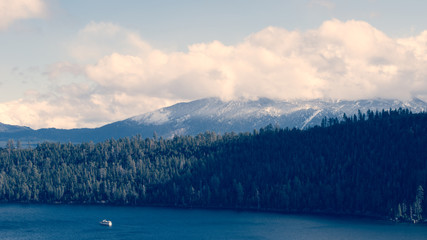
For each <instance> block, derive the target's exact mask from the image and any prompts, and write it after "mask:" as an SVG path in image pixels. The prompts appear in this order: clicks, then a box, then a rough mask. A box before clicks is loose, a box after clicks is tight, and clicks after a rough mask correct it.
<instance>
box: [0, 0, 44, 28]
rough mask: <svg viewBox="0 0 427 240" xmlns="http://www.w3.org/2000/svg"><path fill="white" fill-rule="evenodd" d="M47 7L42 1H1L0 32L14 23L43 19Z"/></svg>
mask: <svg viewBox="0 0 427 240" xmlns="http://www.w3.org/2000/svg"><path fill="white" fill-rule="evenodd" d="M45 14H46V6H45V4H44V2H43V1H42V0H0V30H2V29H6V28H7V27H8V26H9V25H10V24H12V23H13V22H14V21H17V20H20V19H28V18H42V17H44V16H45Z"/></svg>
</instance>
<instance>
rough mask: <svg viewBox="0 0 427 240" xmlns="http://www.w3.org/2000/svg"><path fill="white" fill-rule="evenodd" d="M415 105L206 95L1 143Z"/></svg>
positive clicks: (7, 130)
mask: <svg viewBox="0 0 427 240" xmlns="http://www.w3.org/2000/svg"><path fill="white" fill-rule="evenodd" d="M399 108H402V109H410V110H411V111H412V112H414V113H416V112H425V111H427V103H425V102H424V101H422V100H420V99H412V100H410V101H400V100H390V99H369V100H355V101H348V100H321V99H317V100H298V101H297V100H295V101H284V100H272V99H267V98H260V99H257V100H243V99H242V100H232V101H222V100H220V99H218V98H206V99H200V100H196V101H192V102H186V103H178V104H175V105H173V106H170V107H165V108H161V109H158V110H156V111H153V112H148V113H145V114H142V115H138V116H135V117H132V118H129V119H126V120H123V121H118V122H114V123H111V124H108V125H105V126H102V127H100V128H94V129H71V130H63V129H54V128H53V129H40V130H32V129H30V128H26V127H19V126H10V125H4V124H0V145H4V144H5V142H6V141H7V140H8V139H14V140H15V141H16V140H20V141H21V142H22V143H25V144H26V143H28V142H29V143H31V144H34V143H38V142H42V141H54V142H73V143H78V142H89V141H93V142H99V141H104V140H106V139H111V138H115V139H117V138H121V137H126V136H134V135H137V134H139V135H141V136H142V137H152V136H153V134H154V133H156V135H157V136H159V137H160V136H161V137H164V138H169V137H173V136H175V135H196V134H198V133H203V132H206V131H214V132H216V133H226V132H248V131H249V132H251V131H253V130H254V129H259V128H261V127H265V126H267V125H268V124H273V125H278V126H280V127H283V128H285V127H288V128H299V129H304V128H308V127H312V126H315V125H319V124H320V123H321V121H322V119H323V118H325V117H326V118H331V117H334V118H335V117H338V118H341V117H342V116H343V114H344V113H345V114H346V115H347V116H351V115H353V114H357V113H358V111H359V110H360V111H361V112H362V113H365V112H367V110H369V109H370V110H372V111H376V110H378V111H381V110H383V109H386V110H388V109H399Z"/></svg>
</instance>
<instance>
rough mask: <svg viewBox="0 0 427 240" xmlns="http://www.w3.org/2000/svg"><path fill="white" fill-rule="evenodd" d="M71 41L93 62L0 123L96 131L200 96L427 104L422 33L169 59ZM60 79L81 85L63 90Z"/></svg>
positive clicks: (132, 41) (135, 41)
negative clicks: (388, 100)
mask: <svg viewBox="0 0 427 240" xmlns="http://www.w3.org/2000/svg"><path fill="white" fill-rule="evenodd" d="M76 39H77V40H76V41H75V42H74V43H72V45H73V44H74V45H73V46H78V45H79V44H80V45H79V47H80V49H86V48H87V49H92V50H93V53H94V54H92V53H90V57H91V58H92V59H93V60H92V62H90V63H79V64H71V63H57V64H53V65H51V66H49V68H48V70H47V74H48V76H49V78H51V79H52V83H53V84H54V83H55V79H58V84H57V85H55V86H54V87H52V88H51V89H52V92H50V93H46V94H40V93H37V94H35V93H31V94H32V95H31V94H30V95H29V96H27V97H25V98H23V99H21V100H19V101H14V102H9V103H2V104H0V113H1V114H0V116H1V117H0V122H7V123H15V124H23V125H28V126H32V127H35V128H38V127H62V128H71V127H95V126H100V125H102V124H105V123H109V122H113V121H117V120H122V119H124V118H127V117H131V116H135V115H138V114H141V113H144V112H147V111H151V110H154V109H157V108H160V107H164V106H168V105H171V104H173V103H176V102H180V101H188V100H194V99H199V98H204V97H220V98H222V99H225V100H228V99H234V98H242V97H243V98H257V97H269V98H275V99H299V98H303V99H313V98H332V99H360V98H378V97H381V98H399V99H408V98H412V97H426V96H427V31H425V32H423V33H421V34H419V35H418V36H413V37H410V38H401V39H398V38H392V37H389V36H387V35H386V34H385V33H383V32H381V31H380V30H378V29H376V28H374V27H373V26H371V25H370V24H369V23H367V22H363V21H355V20H351V21H346V22H343V21H339V20H337V19H333V20H330V21H326V22H324V23H322V24H321V25H320V26H319V27H318V28H317V29H312V30H308V31H304V32H302V31H288V30H286V29H283V28H278V27H267V28H265V29H263V30H261V31H259V32H257V33H254V34H251V35H250V36H248V37H247V38H245V39H243V40H242V41H241V42H240V43H238V44H235V45H225V44H223V43H221V42H219V41H212V42H209V43H198V44H193V45H190V46H188V50H187V51H177V52H166V51H162V50H160V49H156V48H154V47H152V46H150V44H149V43H148V42H146V41H144V40H143V39H142V38H141V37H139V35H138V34H137V33H136V32H134V31H131V30H127V29H124V28H122V27H120V26H118V25H115V24H111V23H90V24H89V25H88V26H86V27H85V28H84V29H83V30H82V31H80V32H79V34H78V36H77V38H76ZM102 39H104V41H99V42H101V44H99V45H97V44H95V43H96V42H98V40H102ZM76 43H79V44H77V45H76ZM116 44H118V45H116ZM74 49H75V48H74ZM76 52H79V51H76ZM80 53H81V54H82V55H79V54H76V55H75V56H76V58H75V59H76V61H77V62H79V59H80V57H81V56H83V55H84V54H85V53H84V51H81V52H80ZM63 74H68V75H70V74H71V75H72V76H75V77H76V78H77V77H78V78H82V79H84V81H80V82H78V83H77V82H74V83H67V84H63V83H61V84H59V83H60V82H61V81H60V79H61V78H62V77H63Z"/></svg>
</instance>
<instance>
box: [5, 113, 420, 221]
mask: <svg viewBox="0 0 427 240" xmlns="http://www.w3.org/2000/svg"><path fill="white" fill-rule="evenodd" d="M426 163H427V114H426V113H419V114H412V113H410V112H409V111H408V110H393V111H382V112H371V111H368V112H367V113H366V114H362V113H360V112H359V115H358V116H351V117H347V116H344V120H343V121H341V122H339V121H338V120H337V119H328V120H326V119H324V121H323V122H322V126H319V127H314V128H310V129H308V130H297V129H280V128H277V127H273V126H271V125H270V126H267V127H265V128H263V129H260V130H254V131H253V132H251V133H241V134H234V133H229V134H224V135H217V134H215V133H212V132H207V133H203V134H199V135H197V136H195V137H191V136H186V137H175V138H173V139H162V138H160V139H158V138H156V137H153V138H147V139H143V138H142V137H140V136H135V137H132V138H123V139H119V140H113V139H112V140H108V141H105V142H102V143H97V144H93V143H84V144H76V145H74V144H53V143H43V144H40V145H38V147H36V148H32V149H31V148H30V147H26V146H24V144H21V143H19V144H18V143H13V142H12V141H9V143H8V146H7V147H6V148H4V149H1V150H0V199H1V200H2V201H4V202H41V203H71V202H73V203H86V204H89V203H109V204H126V205H167V206H180V207H215V208H216V207H219V208H242V209H260V210H278V211H284V212H325V213H340V214H341V213H343V214H360V215H376V216H390V217H397V218H400V219H410V218H411V217H412V218H413V219H415V220H420V219H421V215H422V209H425V207H426V201H423V199H424V190H423V188H424V187H425V186H427V166H426Z"/></svg>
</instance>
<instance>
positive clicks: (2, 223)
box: [0, 204, 427, 240]
mask: <svg viewBox="0 0 427 240" xmlns="http://www.w3.org/2000/svg"><path fill="white" fill-rule="evenodd" d="M103 219H108V220H111V221H112V222H113V226H112V227H107V226H102V225H100V224H99V222H100V221H101V220H103ZM0 239H2V240H5V239H44V240H50V239H55V240H56V239H65V240H66V239H72V240H77V239H103V240H105V239H186V240H191V239H249V240H251V239H253V240H255V239H260V240H261V239H263V240H266V239H284V240H286V239H292V240H299V239H318V240H321V239H328V240H334V239H340V240H345V239H348V240H352V239H387V240H390V239H399V240H402V239H411V240H414V239H427V225H421V224H394V223H390V222H385V221H377V220H372V219H360V218H356V219H354V218H347V217H346V218H344V217H343V218H341V217H328V216H309V215H288V214H275V213H259V212H236V211H225V210H224V211H223V210H192V209H190V210H189V209H173V208H151V207H112V206H75V205H32V204H30V205H25V204H23V205H21V204H0Z"/></svg>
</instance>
